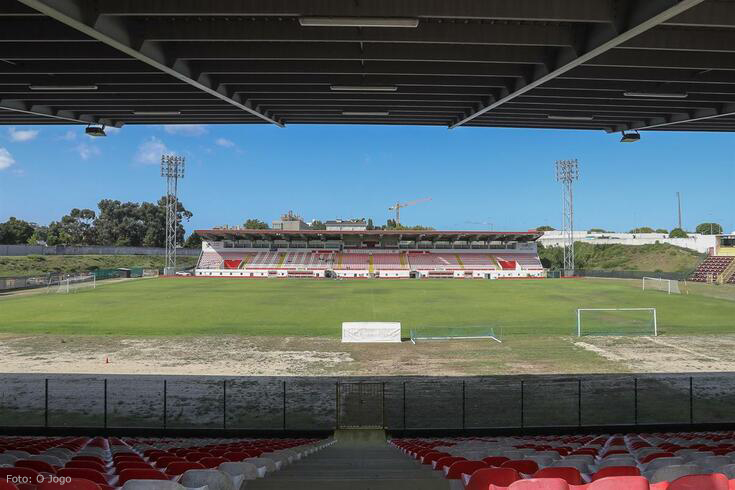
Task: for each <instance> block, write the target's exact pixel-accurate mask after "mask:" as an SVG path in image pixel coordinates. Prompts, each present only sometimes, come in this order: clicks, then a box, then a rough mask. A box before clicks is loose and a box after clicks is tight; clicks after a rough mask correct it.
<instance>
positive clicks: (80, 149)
mask: <svg viewBox="0 0 735 490" xmlns="http://www.w3.org/2000/svg"><path fill="white" fill-rule="evenodd" d="M75 149H76V151H77V153H79V156H80V157H81V159H82V160H89V159H90V158H92V157H96V156H99V155H101V154H102V152H101V151H100V149H99V148H97V147H96V146H93V145H88V144H87V143H81V144H79V145H77V147H76V148H75Z"/></svg>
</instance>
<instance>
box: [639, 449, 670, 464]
mask: <svg viewBox="0 0 735 490" xmlns="http://www.w3.org/2000/svg"><path fill="white" fill-rule="evenodd" d="M673 457H674V453H668V452H666V453H664V452H661V453H653V454H649V455H648V456H646V457H645V458H643V459H642V460H641V463H643V464H646V463H650V462H651V461H653V460H654V459H658V458H673Z"/></svg>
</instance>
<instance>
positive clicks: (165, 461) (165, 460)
mask: <svg viewBox="0 0 735 490" xmlns="http://www.w3.org/2000/svg"><path fill="white" fill-rule="evenodd" d="M175 461H184V462H186V460H185V459H184V458H183V457H181V456H164V457H162V458H159V459H158V460H157V461H156V466H157V467H158V468H166V467H168V465H170V464H171V463H173V462H175Z"/></svg>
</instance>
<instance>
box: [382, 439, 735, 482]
mask: <svg viewBox="0 0 735 490" xmlns="http://www.w3.org/2000/svg"><path fill="white" fill-rule="evenodd" d="M391 444H392V445H394V446H396V447H397V448H399V449H400V450H401V451H403V452H404V453H406V454H407V455H409V456H411V457H413V458H415V459H416V460H418V461H419V462H421V464H425V465H431V467H432V468H433V469H435V470H437V471H441V472H442V473H443V475H444V477H445V478H446V479H448V480H450V482H449V483H450V488H453V489H458V490H459V489H466V490H503V489H508V490H575V489H576V490H649V489H650V490H733V489H735V432H700V433H656V434H617V435H604V436H579V435H575V436H527V437H461V438H447V439H393V440H392V441H391Z"/></svg>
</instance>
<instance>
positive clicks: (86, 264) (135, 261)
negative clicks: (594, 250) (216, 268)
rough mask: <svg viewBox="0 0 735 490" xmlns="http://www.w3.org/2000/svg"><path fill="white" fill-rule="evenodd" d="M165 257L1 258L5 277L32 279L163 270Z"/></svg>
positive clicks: (188, 262) (187, 261) (181, 260)
mask: <svg viewBox="0 0 735 490" xmlns="http://www.w3.org/2000/svg"><path fill="white" fill-rule="evenodd" d="M163 259H164V258H163V257H155V256H147V255H28V256H25V257H6V256H3V257H0V277H1V276H30V275H36V274H46V273H49V272H62V273H67V272H83V271H89V270H93V269H116V268H118V267H145V268H151V269H152V268H160V267H163ZM196 261H197V257H178V258H177V261H176V262H177V264H178V265H179V266H181V267H189V266H192V265H194V264H195V263H196Z"/></svg>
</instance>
